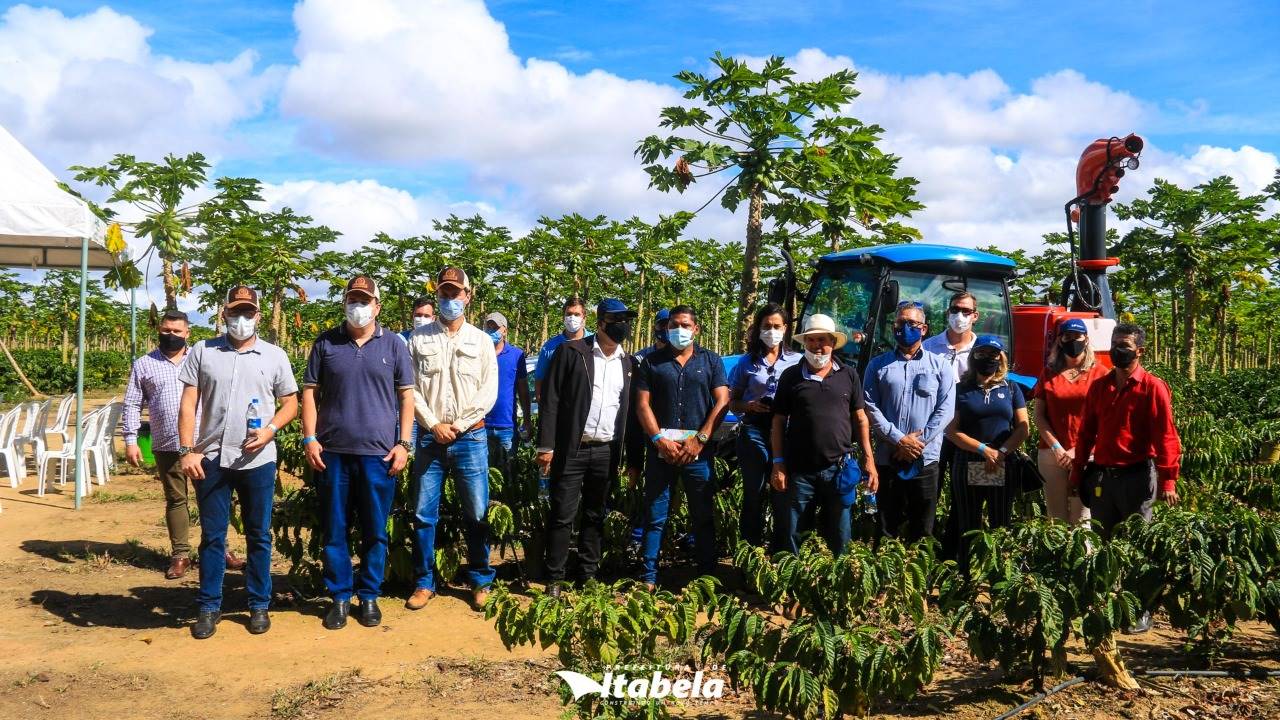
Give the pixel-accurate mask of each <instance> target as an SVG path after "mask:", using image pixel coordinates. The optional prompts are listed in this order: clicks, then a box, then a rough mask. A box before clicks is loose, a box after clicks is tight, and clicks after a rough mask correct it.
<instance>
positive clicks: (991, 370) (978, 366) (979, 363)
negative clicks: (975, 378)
mask: <svg viewBox="0 0 1280 720" xmlns="http://www.w3.org/2000/svg"><path fill="white" fill-rule="evenodd" d="M972 364H973V369H974V370H977V371H978V374H979V375H995V374H996V373H997V372H998V371H999V370H1000V358H998V357H979V358H974V359H973V361H972Z"/></svg>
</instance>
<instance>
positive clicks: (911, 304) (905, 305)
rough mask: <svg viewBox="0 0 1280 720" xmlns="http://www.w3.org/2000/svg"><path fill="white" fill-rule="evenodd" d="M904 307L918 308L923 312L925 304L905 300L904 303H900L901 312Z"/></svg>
mask: <svg viewBox="0 0 1280 720" xmlns="http://www.w3.org/2000/svg"><path fill="white" fill-rule="evenodd" d="M904 307H916V308H920V309H921V310H923V309H924V303H922V302H920V301H919V300H903V301H902V302H900V303H898V309H899V310H901V309H902V308H904Z"/></svg>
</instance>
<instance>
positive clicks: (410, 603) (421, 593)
mask: <svg viewBox="0 0 1280 720" xmlns="http://www.w3.org/2000/svg"><path fill="white" fill-rule="evenodd" d="M435 596H436V591H435V590H428V589H426V588H418V589H417V590H414V591H413V594H412V595H410V596H409V599H408V600H406V601H405V602H404V606H405V607H407V608H409V609H410V610H421V609H422V608H424V607H426V606H427V603H429V602H431V601H432V600H433V599H434V598H435Z"/></svg>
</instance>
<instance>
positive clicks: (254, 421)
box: [244, 398, 262, 433]
mask: <svg viewBox="0 0 1280 720" xmlns="http://www.w3.org/2000/svg"><path fill="white" fill-rule="evenodd" d="M260 407H261V406H260V405H259V404H258V398H254V399H252V400H250V401H249V409H248V410H247V411H246V412H245V414H244V416H245V425H246V426H247V427H248V429H249V432H250V433H256V432H257V431H259V430H261V429H262V410H261V409H260Z"/></svg>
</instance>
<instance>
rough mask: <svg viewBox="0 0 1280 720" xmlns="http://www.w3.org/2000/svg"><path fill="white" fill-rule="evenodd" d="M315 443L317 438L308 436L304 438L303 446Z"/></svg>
mask: <svg viewBox="0 0 1280 720" xmlns="http://www.w3.org/2000/svg"><path fill="white" fill-rule="evenodd" d="M315 441H316V436H315V435H308V436H306V437H304V438H302V444H303V445H310V444H311V443H313V442H315Z"/></svg>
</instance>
